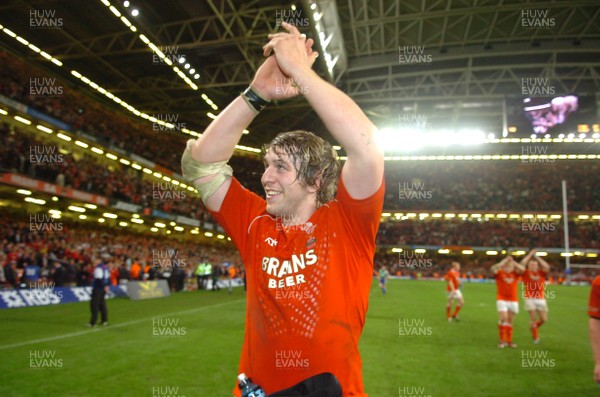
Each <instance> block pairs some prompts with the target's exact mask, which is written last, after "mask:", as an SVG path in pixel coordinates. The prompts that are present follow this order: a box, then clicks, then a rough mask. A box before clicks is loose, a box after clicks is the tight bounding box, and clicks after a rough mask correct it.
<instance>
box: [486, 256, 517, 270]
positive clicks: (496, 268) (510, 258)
mask: <svg viewBox="0 0 600 397" xmlns="http://www.w3.org/2000/svg"><path fill="white" fill-rule="evenodd" d="M509 260H510V261H512V260H513V259H512V256H510V255H509V256H507V257H506V258H504V259H502V260H501V261H500V262H498V263H496V264H495V265H493V266H492V267H491V268H490V270H491V271H492V273H494V274H496V273H498V271H499V270H500V268H501V267H502V266H504V264H505V263H506V262H508V261H509Z"/></svg>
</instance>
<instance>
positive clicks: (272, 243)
mask: <svg viewBox="0 0 600 397" xmlns="http://www.w3.org/2000/svg"><path fill="white" fill-rule="evenodd" d="M265 243H267V244H269V245H270V246H271V247H276V246H277V240H275V239H274V238H271V237H267V238H266V239H265Z"/></svg>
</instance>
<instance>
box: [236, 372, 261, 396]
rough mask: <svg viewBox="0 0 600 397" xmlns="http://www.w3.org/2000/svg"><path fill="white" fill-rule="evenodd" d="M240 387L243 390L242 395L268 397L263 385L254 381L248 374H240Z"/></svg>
mask: <svg viewBox="0 0 600 397" xmlns="http://www.w3.org/2000/svg"><path fill="white" fill-rule="evenodd" d="M238 387H239V388H240V390H241V391H242V397H267V394H266V393H265V391H264V390H263V389H262V387H260V386H259V385H256V384H254V383H252V379H250V378H248V377H247V376H246V374H239V375H238Z"/></svg>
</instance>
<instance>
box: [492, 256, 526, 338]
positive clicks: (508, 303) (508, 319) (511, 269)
mask: <svg viewBox="0 0 600 397" xmlns="http://www.w3.org/2000/svg"><path fill="white" fill-rule="evenodd" d="M491 270H492V272H493V273H494V277H495V278H496V290H497V294H496V309H497V310H498V331H499V333H500V342H499V343H498V347H499V348H504V347H506V346H508V347H512V348H515V347H517V345H515V344H514V343H513V341H512V337H513V322H514V319H515V316H516V315H517V314H518V313H519V297H518V288H519V285H518V281H519V275H520V274H521V273H523V271H524V270H525V268H524V267H523V266H521V265H520V264H519V263H517V262H515V260H514V259H513V257H512V256H510V255H509V256H507V257H506V258H504V259H502V260H501V261H500V262H498V263H496V264H495V265H494V266H492V268H491Z"/></svg>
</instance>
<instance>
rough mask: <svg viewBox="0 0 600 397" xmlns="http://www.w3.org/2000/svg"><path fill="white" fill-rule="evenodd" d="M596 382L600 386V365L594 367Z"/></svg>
mask: <svg viewBox="0 0 600 397" xmlns="http://www.w3.org/2000/svg"><path fill="white" fill-rule="evenodd" d="M594 382H596V384H597V385H598V386H600V363H599V364H596V366H595V367H594Z"/></svg>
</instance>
